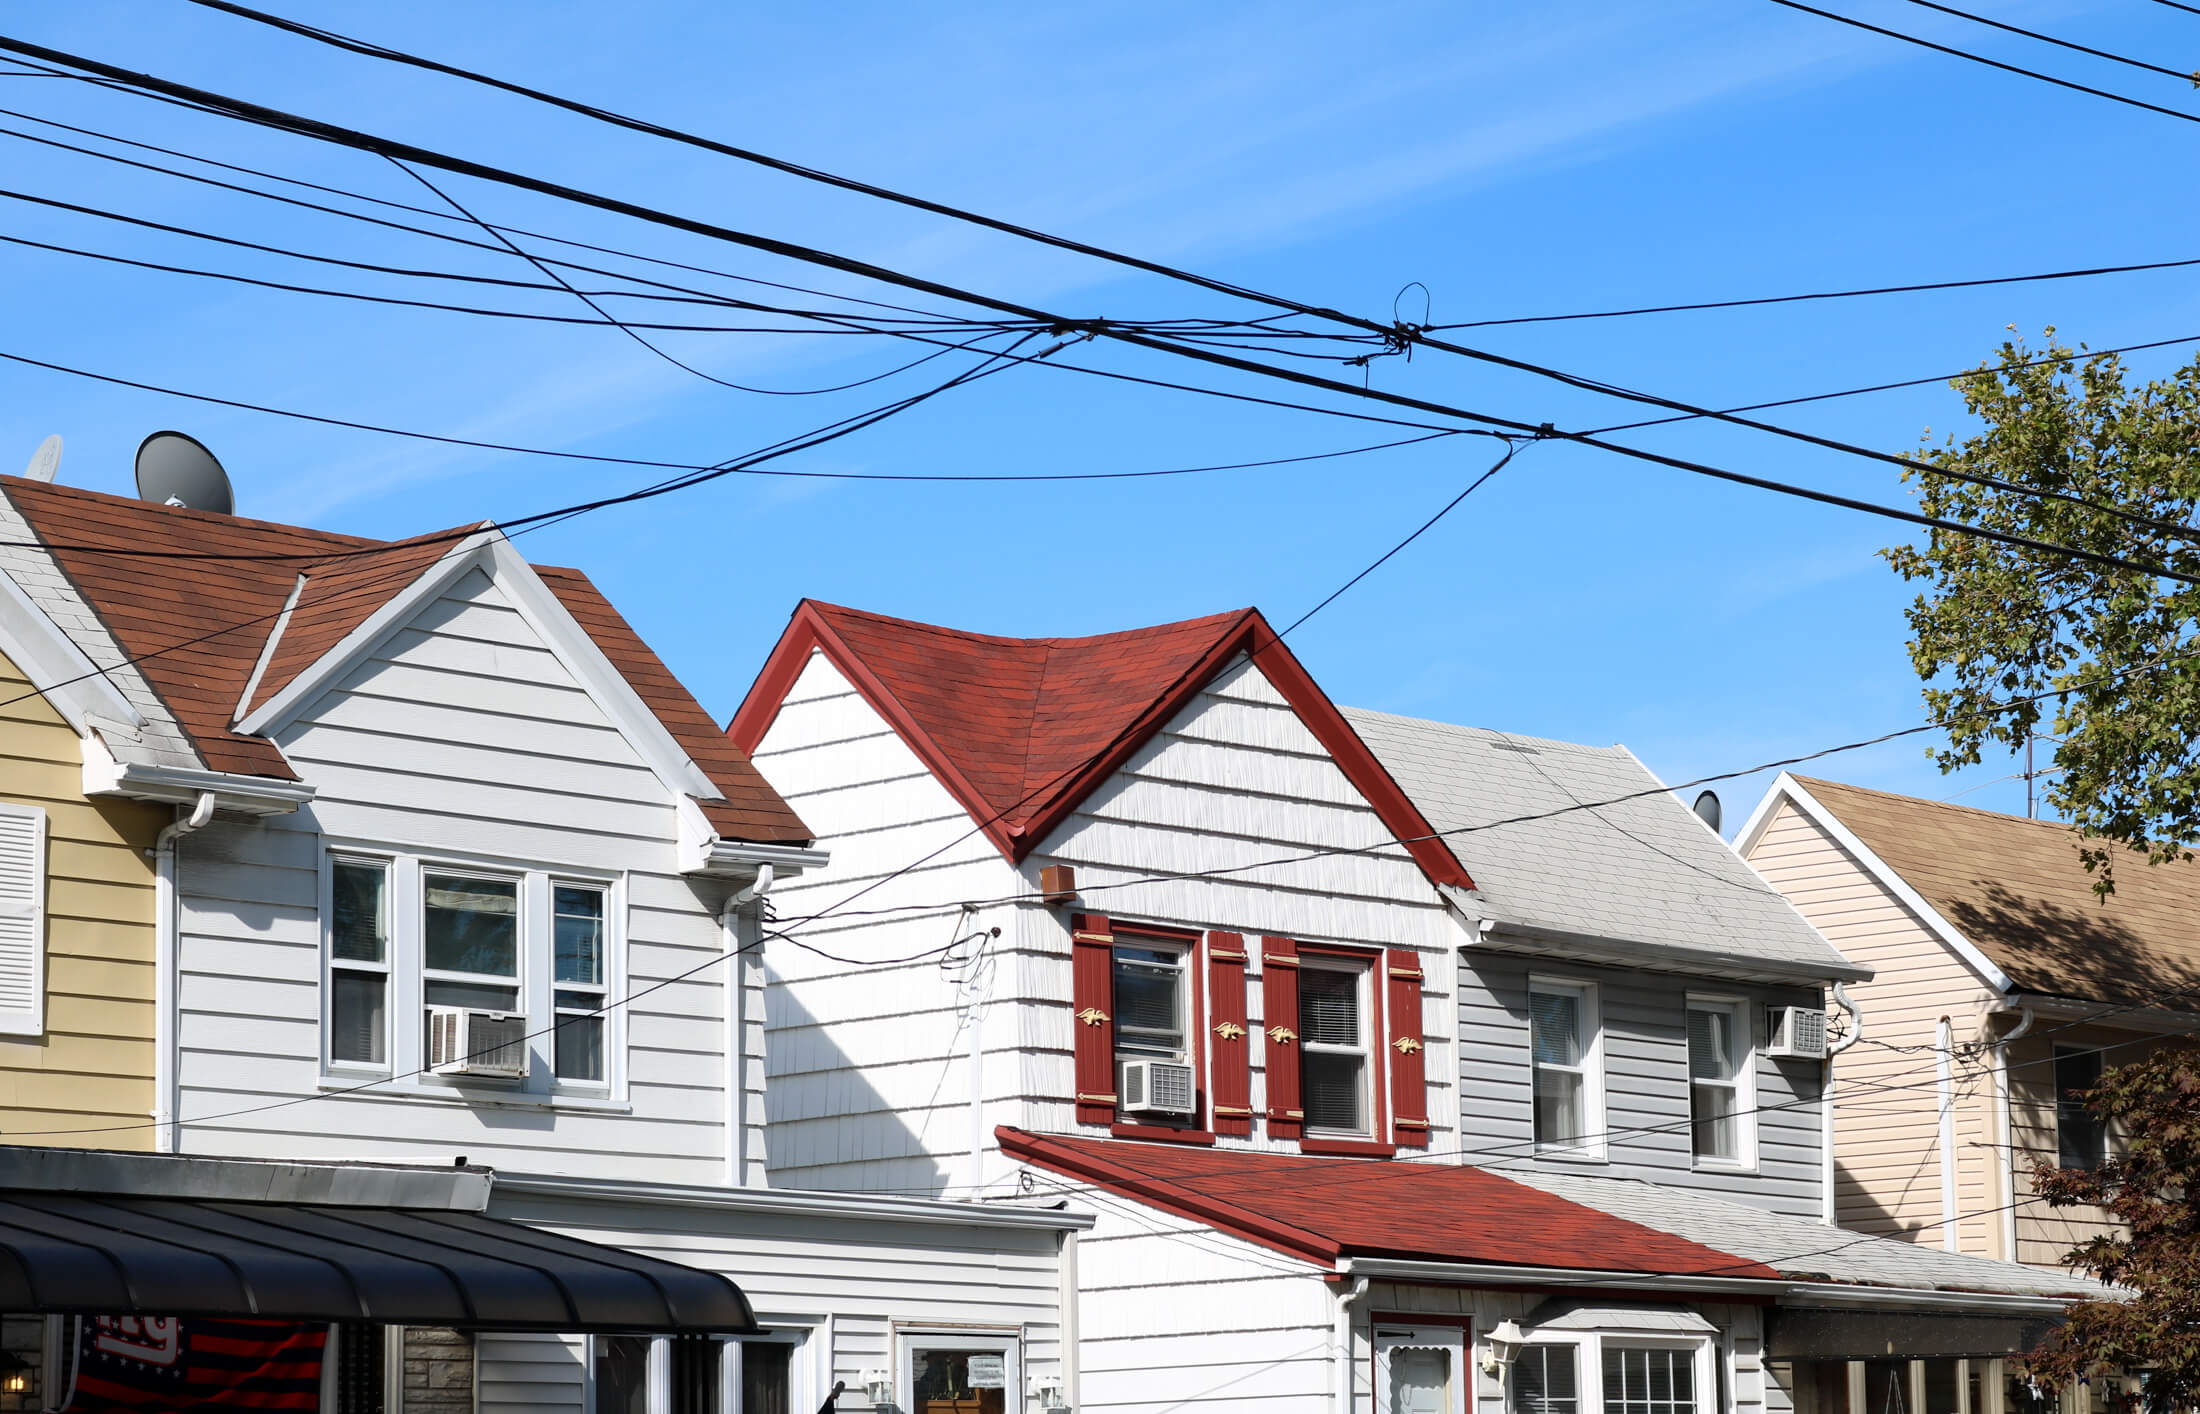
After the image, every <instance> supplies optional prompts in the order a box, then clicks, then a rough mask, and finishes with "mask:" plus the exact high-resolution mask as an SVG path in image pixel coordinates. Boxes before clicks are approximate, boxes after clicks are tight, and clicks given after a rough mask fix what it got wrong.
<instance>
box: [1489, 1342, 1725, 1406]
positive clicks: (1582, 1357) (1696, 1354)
mask: <svg viewBox="0 0 2200 1414" xmlns="http://www.w3.org/2000/svg"><path fill="white" fill-rule="evenodd" d="M1526 1343H1527V1344H1528V1345H1570V1346H1572V1347H1573V1348H1574V1387H1575V1389H1576V1390H1577V1391H1578V1392H1579V1396H1580V1409H1579V1414H1605V1409H1604V1352H1605V1350H1606V1348H1607V1347H1609V1348H1611V1349H1614V1350H1685V1351H1687V1352H1689V1354H1690V1357H1691V1359H1692V1361H1693V1363H1694V1366H1695V1380H1696V1414H1724V1408H1725V1403H1726V1401H1725V1397H1724V1388H1725V1386H1724V1384H1723V1382H1722V1381H1721V1379H1720V1360H1721V1344H1722V1343H1721V1340H1720V1338H1719V1337H1716V1336H1713V1335H1709V1334H1704V1333H1701V1332H1697V1333H1693V1334H1691V1333H1689V1332H1684V1331H1629V1330H1613V1331H1582V1330H1556V1331H1547V1332H1546V1331H1536V1330H1529V1331H1528V1332H1527V1333H1526ZM1512 1401H1513V1389H1512V1382H1511V1381H1510V1380H1507V1381H1506V1385H1505V1414H1513V1404H1512Z"/></svg>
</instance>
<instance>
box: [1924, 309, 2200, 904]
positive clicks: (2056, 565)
mask: <svg viewBox="0 0 2200 1414" xmlns="http://www.w3.org/2000/svg"><path fill="white" fill-rule="evenodd" d="M2012 327H2014V326H2012ZM1954 386H1955V388H1956V390H1957V391H1958V392H1959V393H1961V394H1962V396H1963V400H1964V404H1965V406H1966V408H1967V409H1968V410H1969V411H1970V413H1971V415H1972V416H1973V417H1974V418H1976V419H1977V421H1978V422H1979V423H1980V424H1982V425H1981V427H1980V429H1979V430H1978V431H1976V432H1974V433H1972V434H1971V435H1969V436H1967V437H1962V438H1956V437H1949V438H1947V439H1946V440H1945V441H1943V442H1941V443H1939V444H1938V445H1933V444H1930V443H1929V444H1928V445H1927V446H1925V447H1924V448H1923V449H1922V450H1921V451H1920V452H1918V453H1917V454H1916V456H1915V458H1914V460H1916V461H1918V462H1920V463H1923V464H1924V466H1925V467H1926V468H1927V469H1925V470H1912V471H1908V472H1905V476H1906V477H1908V478H1910V479H1912V480H1913V481H1914V482H1915V483H1916V484H1917V487H1918V491H1919V499H1920V501H1921V502H1922V509H1923V510H1925V511H1926V512H1927V513H1929V514H1931V515H1935V516H1941V517H1945V518H1947V519H1951V520H1957V521H1964V522H1967V523H1970V524H1974V525H1979V526H1985V527H1990V528H1992V529H1996V530H2000V531H2004V532H2007V533H2009V534H2012V535H2016V536H2021V537H2024V538H2026V539H2030V540H2033V541H2040V542H2047V543H2050V544H2053V545H2057V546H2067V547H2070V548H2073V549H2078V550H2085V551H2091V552H2093V553H2095V554H2097V555H2101V556H2107V557H2110V558H2112V559H2117V560H2122V561H2125V562H2127V563H2134V564H2136V565H2139V566H2144V567H2145V568H2119V567H2116V566H2113V565H2105V564H2102V563H2099V562H2096V561H2088V560H2083V559H2078V558H2075V557H2072V556H2069V555H2063V554H2057V553H2052V552H2048V551H2041V550H2034V549H2030V548H2025V547H2019V546H2010V545H2005V544H1997V543H1995V542H1992V541H1989V540H1984V539H1981V538H1978V537H1975V536H1967V535H1963V534H1961V533H1958V532H1953V531H1945V530H1934V531H1931V532H1930V533H1929V538H1928V539H1927V540H1926V542H1925V543H1924V544H1923V545H1922V546H1913V545H1903V546H1896V547H1893V548H1891V549H1889V550H1887V551H1885V552H1883V553H1884V554H1885V556H1886V558H1887V559H1888V561H1889V562H1890V563H1892V564H1893V566H1894V567H1895V569H1896V570H1897V571H1899V572H1900V573H1901V574H1902V576H1903V577H1904V578H1906V579H1909V580H1913V581H1922V582H1923V583H1924V585H1925V588H1924V590H1923V592H1921V593H1920V594H1919V596H1918V598H1917V600H1916V601H1915V602H1914V603H1913V604H1912V605H1911V607H1910V609H1909V621H1910V629H1911V632H1912V635H1913V637H1912V640H1911V643H1910V657H1911V661H1912V662H1913V663H1914V664H1915V666H1916V668H1917V672H1918V675H1919V677H1920V678H1921V679H1922V680H1923V683H1924V689H1925V701H1926V704H1927V706H1928V707H1929V708H1930V710H1931V711H1932V713H1933V714H1934V719H1935V720H1936V721H1937V722H1939V723H1940V724H1941V725H1942V726H1943V727H1945V729H1946V731H1947V741H1946V744H1945V745H1944V746H1941V747H1939V748H1937V749H1936V751H1935V753H1934V754H1935V755H1936V757H1937V759H1938V761H1939V763H1940V766H1941V768H1942V769H1943V770H1954V769H1956V768H1957V767H1960V766H1967V765H1971V764H1974V763H1976V762H1977V761H1979V760H1980V759H1981V756H1982V753H1983V752H1984V751H1985V750H1986V749H1987V748H1989V747H1990V746H2001V747H2006V748H2008V749H2009V750H2011V751H2013V752H2014V751H2022V750H2023V748H2024V747H2025V746H2026V744H2027V743H2028V741H2030V740H2032V739H2033V737H2034V735H2035V734H2036V733H2039V732H2041V730H2042V727H2043V724H2044V725H2045V727H2046V728H2047V732H2046V734H2047V735H2048V736H2050V737H2051V738H2053V740H2054V743H2055V744H2054V753H2053V759H2054V767H2055V770H2054V773H2053V775H2052V777H2051V781H2052V783H2051V784H2050V785H2049V786H2048V787H2047V800H2048V803H2049V804H2050V805H2051V806H2052V807H2053V808H2054V809H2055V810H2056V811H2057V812H2058V813H2060V814H2062V815H2064V816H2066V817H2067V818H2068V819H2069V820H2070V821H2071V823H2072V824H2073V825H2075V826H2076V827H2077V829H2078V831H2079V832H2080V834H2081V835H2082V836H2083V837H2084V840H2085V847H2084V851H2083V853H2084V857H2085V861H2086V867H2087V868H2088V869H2091V870H2094V871H2095V873H2096V882H2095V888H2096V889H2097V890H2099V891H2100V892H2103V893H2106V892H2108V891H2109V890H2110V889H2111V888H2113V887H2114V876H2113V871H2112V868H2111V864H2112V861H2113V858H2114V857H2115V856H2116V855H2117V854H2119V853H2121V852H2122V851H2124V850H2131V851H2136V852H2139V853H2142V854H2144V855H2146V856H2147V858H2148V860H2149V862H2160V861H2164V860H2168V859H2177V858H2183V857H2185V856H2186V855H2187V854H2188V853H2189V852H2190V849H2191V846H2192V845H2193V843H2194V842H2195V841H2200V634H2196V629H2200V585H2195V584H2188V583H2184V582H2182V581H2180V580H2178V579H2175V578H2171V577H2164V576H2162V575H2159V574H2155V573H2150V572H2149V571H2150V570H2159V569H2168V570H2171V571H2174V572H2175V573H2177V574H2183V575H2190V576H2194V577H2195V578H2200V526H2195V511H2196V505H2200V360H2196V361H2195V362H2194V363H2191V364H2188V365H2186V366H2185V367H2183V368H2180V369H2178V370H2177V371H2176V372H2174V373H2172V374H2170V375H2169V376H2168V377H2166V378H2162V379H2159V380H2156V381H2153V382H2145V383H2134V382H2132V381H2131V380H2130V379H2129V378H2128V377H2127V376H2126V373H2125V369H2124V365H2123V362H2122V360H2121V359H2120V358H2118V357H2117V356H2115V355H2112V354H2098V355H2089V354H2087V353H2085V352H2084V351H2083V348H2082V346H2081V348H2080V349H2078V350H2072V349H2069V348H2066V347H2064V346H2062V345H2060V344H2058V343H2057V342H2055V331H2054V330H2053V329H2052V328H2050V329H2049V330H2048V331H2047V348H2046V349H2045V351H2044V352H2037V353H2036V352H2034V351H2032V350H2030V349H2028V348H2027V347H2026V346H2025V344H2024V342H2023V341H2022V340H2021V339H2016V340H2011V341H2010V342H2007V343H2005V344H2003V345H2002V346H2001V348H2000V350H1999V351H1998V356H1997V357H1996V358H1995V359H1994V360H1992V361H1989V362H1988V363H1986V364H1983V365H1982V366H1981V367H1980V368H1979V369H1978V371H1977V372H1975V373H1971V374H1967V375H1965V376H1964V377H1962V378H1959V379H1957V380H1956V382H1955V384H1954ZM1965 478H1978V479H1965ZM1982 480H1990V481H1992V482H1998V483H2001V484H2000V485H1987V484H1981V482H1982ZM2027 699H2038V700H2027Z"/></svg>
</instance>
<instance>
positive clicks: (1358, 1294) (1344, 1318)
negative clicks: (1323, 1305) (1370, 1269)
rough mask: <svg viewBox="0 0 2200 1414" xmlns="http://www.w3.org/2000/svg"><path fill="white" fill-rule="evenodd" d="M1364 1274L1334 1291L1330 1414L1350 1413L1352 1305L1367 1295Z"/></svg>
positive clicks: (1366, 1281)
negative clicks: (1334, 1378)
mask: <svg viewBox="0 0 2200 1414" xmlns="http://www.w3.org/2000/svg"><path fill="white" fill-rule="evenodd" d="M1367 1283H1368V1279H1367V1278H1366V1277H1355V1278H1354V1279H1353V1281H1352V1285H1351V1286H1350V1287H1348V1288H1345V1289H1344V1290H1341V1291H1339V1292H1338V1293H1337V1320H1336V1329H1335V1330H1334V1331H1332V1332H1331V1334H1330V1354H1331V1356H1332V1358H1334V1359H1335V1360H1336V1362H1337V1369H1336V1376H1337V1385H1336V1395H1335V1400H1336V1402H1335V1404H1334V1405H1333V1406H1332V1409H1331V1414H1352V1307H1353V1305H1354V1303H1356V1302H1358V1301H1361V1300H1363V1299H1365V1298H1366V1296H1367Z"/></svg>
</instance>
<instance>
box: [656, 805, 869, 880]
mask: <svg viewBox="0 0 2200 1414" xmlns="http://www.w3.org/2000/svg"><path fill="white" fill-rule="evenodd" d="M676 813H677V815H678V820H679V827H680V838H679V842H678V846H677V848H678V851H679V869H680V872H681V873H682V874H687V875H691V876H692V875H700V876H702V877H704V878H712V879H724V878H735V879H747V878H753V877H754V876H755V874H756V871H757V867H758V866H759V865H764V864H769V865H770V866H772V870H773V872H774V873H775V874H777V875H778V876H779V877H780V878H782V879H786V878H792V877H793V876H794V875H796V874H800V873H801V872H803V871H804V870H806V869H823V868H824V867H825V866H826V864H828V863H829V862H831V859H832V856H831V855H830V854H828V853H826V852H825V851H824V850H822V849H807V848H804V847H803V846H801V845H793V844H758V843H753V842H750V841H747V840H729V839H723V838H721V837H720V836H719V834H718V832H717V831H716V830H713V829H712V828H711V826H710V821H709V819H707V818H706V817H705V816H704V814H703V807H702V806H700V805H697V804H696V803H695V797H693V796H690V795H683V796H681V797H679V803H678V805H677V807H676Z"/></svg>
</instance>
